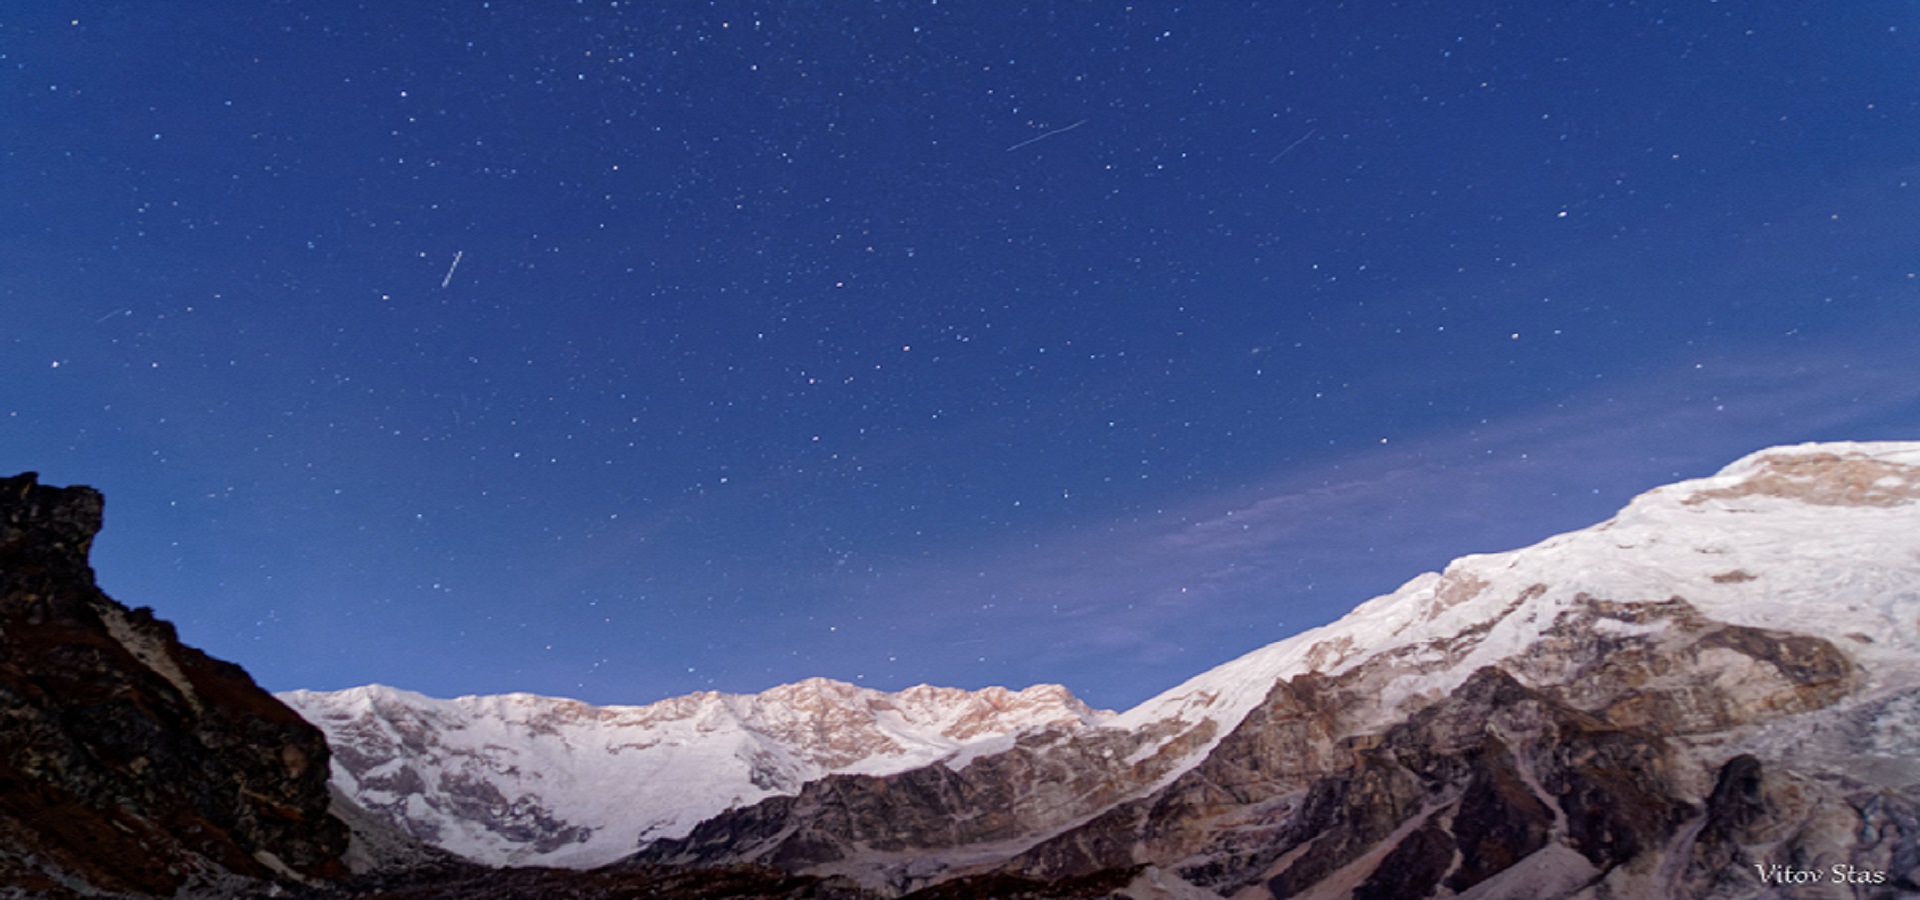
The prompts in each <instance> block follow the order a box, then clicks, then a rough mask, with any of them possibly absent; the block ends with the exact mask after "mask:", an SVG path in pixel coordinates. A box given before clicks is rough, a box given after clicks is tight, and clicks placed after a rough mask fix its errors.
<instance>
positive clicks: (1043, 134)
mask: <svg viewBox="0 0 1920 900" xmlns="http://www.w3.org/2000/svg"><path fill="white" fill-rule="evenodd" d="M1085 124H1087V120H1086V119H1081V120H1080V121H1078V122H1075V123H1073V124H1072V125H1068V126H1067V127H1065V128H1055V129H1054V130H1052V131H1045V132H1041V133H1040V134H1036V135H1034V136H1033V137H1030V138H1027V139H1026V140H1024V141H1021V142H1020V143H1018V144H1015V145H1013V146H1011V147H1008V148H1007V152H1008V153H1012V152H1013V151H1015V150H1018V149H1020V148H1021V147H1025V146H1026V145H1028V144H1031V143H1033V142H1034V141H1044V140H1046V139H1047V138H1050V137H1053V136H1054V135H1056V134H1064V133H1066V132H1069V131H1072V130H1074V129H1075V128H1079V127H1080V126H1082V125H1085Z"/></svg>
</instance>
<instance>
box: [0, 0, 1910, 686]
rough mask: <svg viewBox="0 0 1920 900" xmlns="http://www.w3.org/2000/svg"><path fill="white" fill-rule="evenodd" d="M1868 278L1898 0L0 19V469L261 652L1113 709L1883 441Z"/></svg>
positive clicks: (540, 676) (180, 605)
mask: <svg viewBox="0 0 1920 900" xmlns="http://www.w3.org/2000/svg"><path fill="white" fill-rule="evenodd" d="M1469 10H1478V12H1470V11H1469ZM1916 272H1920V6H1916V5H1915V4H1913V3H1911V2H1906V0H1897V2H1896V0H1848V2H1844V3H1825V4H1805V3H1747V2H1717V3H1716V2H1707V0H1687V2H1673V3H1633V2H1615V3H1606V4H1602V3H1600V2H1590V3H1589V2H1581V3H1566V2H1506V3H1480V4H1462V3H1446V2H1432V3H1421V2H1402V3H1389V2H1384V0H1383V2H1377V3H1375V2H1365V3H1284V2H1274V3H1257V4H1246V3H1229V2H1225V0H1222V2H1203V3H1194V4H1187V5H1174V4H1170V3H1138V4H1134V5H1125V4H1118V3H1087V4H1081V3H1035V4H1016V3H1008V2H956V0H940V2H931V0H923V2H854V0H844V2H817V3H816V2H809V3H732V2H723V3H715V4H694V3H624V2H606V0H597V2H591V3H577V4H575V3H563V2H559V0H551V2H505V0H495V2H491V3H488V2H479V0H462V2H426V0H423V2H407V3H348V2H322V0H305V2H264V0H245V2H219V0H195V2H181V3H172V2H160V0H140V2H126V3H55V2H47V3H17V4H9V5H8V6H7V7H6V8H5V9H4V10H0V470H4V474H11V473H13V472H17V471H22V470H37V471H39V472H40V473H41V474H42V480H43V481H44V482H47V483H52V484H70V483H77V484H90V485H94V486H96V487H99V488H100V489H102V490H103V491H105V493H106V495H107V498H108V510H107V529H106V531H105V532H104V533H103V535H102V537H101V538H100V540H99V541H98V543H97V544H96V546H95V550H94V564H95V567H96V569H97V570H98V572H99V575H100V579H101V583H102V586H103V587H104V588H106V590H107V591H108V592H109V593H111V594H113V595H114V596H116V597H117V598H119V599H120V600H122V601H124V602H127V603H129V604H134V605H151V606H153V607H155V608H156V610H157V611H158V613H159V614H160V615H161V616H162V617H164V618H168V619H170V620H172V621H174V622H175V623H177V624H178V625H179V627H180V631H181V634H182V636H183V638H185V639H186V640H187V641H188V642H190V643H193V644H196V645H198V646H201V647H203V648H205V649H207V650H209V651H210V652H212V653H214V654H216V655H218V656H222V657H225V658H228V659H232V660H235V661H237V662H239V663H241V664H242V665H244V666H246V667H247V669H248V670H249V671H250V672H252V673H253V674H254V676H255V677H256V678H257V679H259V680H260V681H261V682H262V683H263V684H264V685H266V686H267V687H269V688H271V689H275V690H282V689H291V688H316V689H334V688H343V687H349V686H353V685H357V684H364V683H368V682H381V683H386V684H392V685H397V686H400V687H404V688H410V689H414V690H419V691H422V692H425V693H428V694H432V695H436V696H453V695H457V694H464V693H496V692H505V691H515V690H522V691H530V692H535V693H544V694H553V695H561V696H572V697H578V698H581V699H585V700H589V701H593V702H599V703H643V702H650V701H653V700H656V699H659V698H662V697H666V696H670V695H674V694H680V693H685V692H688V691H693V690H702V689H718V690H725V691H739V692H751V691H759V690H763V689H765V688H768V687H771V686H773V685H776V684H780V683H784V682H789V681H794V680H798V679H801V678H805V677H808V676H814V675H822V676H827V677H831V678H838V679H843V680H848V681H855V682H858V683H861V684H866V685H870V686H874V687H878V688H884V689H889V690H891V689H899V688H903V687H907V686H910V685H913V684H917V683H921V682H930V683H934V684H941V685H954V686H961V687H979V686H984V685H989V684H1005V685H1008V686H1013V687H1020V686H1025V685H1027V684H1031V683H1035V682H1060V683H1064V684H1066V685H1068V686H1069V687H1071V688H1072V689H1074V690H1075V691H1076V692H1077V693H1079V694H1080V695H1081V696H1083V697H1084V698H1086V699H1087V700H1088V701H1089V702H1092V703H1095V704H1097V705H1102V706H1107V707H1116V708H1117V707H1125V706H1128V705H1131V704H1133V703H1135V702H1137V701H1139V700H1142V699H1144V698H1146V697H1147V696H1149V695H1151V694H1153V693H1155V692H1157V691H1159V690H1161V689H1164V688H1167V687H1170V686H1172V685H1173V684H1175V683H1177V682H1178V681H1180V680H1182V679H1184V678H1186V677H1188V676H1190V675H1192V674H1195V673H1197V672H1200V671H1202V670H1205V669H1207V668H1210V667H1212V666H1213V665H1216V664H1218V663H1220V662H1224V661H1225V660H1227V659H1230V658H1232V657H1234V656H1236V655H1238V654H1240V653H1243V652H1245V651H1248V650H1251V649H1254V648H1256V647H1259V646H1262V645H1264V644H1267V643H1269V642H1272V641H1275V640H1279V639H1281V638H1284V637H1286V636H1288V635H1290V634H1293V633H1295V632H1297V631H1299V630H1301V629H1303V628H1307V627H1311V626H1313V625H1318V624H1321V623H1324V622H1327V621H1330V620H1332V619H1334V618H1337V617H1338V616H1340V615H1341V614H1343V613H1344V612H1346V611H1347V610H1348V609H1350V608H1352V607H1353V606H1354V605H1355V604H1357V603H1359V602H1360V601H1363V600H1365V599H1367V598H1368V597H1371V596H1373V595H1375V594H1378V593H1382V592H1385V591H1388V590H1391V589H1392V588H1394V587H1396V586H1398V585H1399V584H1400V583H1401V582H1403V581H1405V580H1406V579H1408V578H1410V577H1412V576H1414V575H1416V574H1418V573H1420V572H1422V571H1426V570H1430V569H1436V568H1439V567H1441V566H1443V565H1445V564H1446V562H1447V561H1448V560H1449V559H1451V558H1453V557H1455V556H1458V555H1461V554H1464V553H1470V552H1483V551H1496V550H1505V549H1510V548H1513V547H1517V546H1522V545H1525V544H1529V543H1533V542H1535V541H1537V540H1540V539H1543V538H1545V537H1548V536H1549V535H1552V534H1554V533H1557V532H1560V531H1564V530H1568V529H1572V528H1576V527H1581V526H1585V525H1588V524H1591V523H1593V522H1596V521H1599V520H1600V519H1603V518H1605V517H1606V516H1608V515H1610V514H1611V513H1613V512H1614V511H1615V510H1617V509H1618V508H1619V507H1620V506H1621V505H1623V504H1624V503H1625V502H1626V501H1627V500H1628V499H1629V498H1630V497H1632V496H1633V495H1634V494H1636V493H1639V492H1640V491H1643V490H1646V489H1648V488H1651V487H1654V486H1656V485H1659V484H1662V483H1665V482H1668V481H1672V480H1675V479H1676V478H1680V477H1692V476H1697V475H1703V474H1707V473H1710V472H1712V471H1713V470H1715V469H1717V468H1719V467H1720V466H1721V465H1724V464H1725V463H1727V462H1730V461H1732V460H1733V459H1735V458H1737V457H1739V456H1741V455H1743V454H1745V453H1748V452H1751V451H1753V450H1757V449H1760V448H1762V447H1765V446H1769V445H1773V444H1780V443H1792V442H1799V441H1806V440H1831V439H1859V440H1871V439H1895V438H1912V437H1915V436H1916V435H1920V351H1916V347H1920V277H1916Z"/></svg>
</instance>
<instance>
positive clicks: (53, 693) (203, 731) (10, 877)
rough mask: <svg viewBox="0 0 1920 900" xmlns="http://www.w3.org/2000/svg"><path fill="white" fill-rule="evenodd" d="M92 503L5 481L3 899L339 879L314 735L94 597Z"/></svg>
mask: <svg viewBox="0 0 1920 900" xmlns="http://www.w3.org/2000/svg"><path fill="white" fill-rule="evenodd" d="M101 510H102V500H101V497H100V494H99V493H98V492H96V491H94V490H92V489H91V488H84V487H72V488H53V487H46V486H43V485H41V484H39V483H38V480H37V479H36V477H35V476H34V475H33V474H32V473H27V474H24V475H19V476H15V477H12V478H0V895H5V894H12V895H14V896H31V897H71V896H88V895H96V894H98V893H109V894H118V895H133V896H173V895H175V894H176V893H184V894H186V895H188V896H193V895H208V896H212V895H218V894H225V893H228V892H234V893H236V894H239V893H246V892H256V894H257V893H264V892H268V891H271V890H273V889H276V888H279V887H284V886H291V885H297V884H301V883H306V882H311V881H323V880H327V879H335V878H340V877H343V876H345V875H346V874H347V868H346V866H345V864H344V863H343V862H342V856H343V854H344V853H345V852H346V850H347V844H348V830H347V828H346V826H345V825H343V824H342V823H341V822H340V821H339V820H337V819H335V818H333V817H332V816H331V815H329V814H328V811H327V809H328V805H329V802H330V799H329V796H328V790H327V772H328V759H329V757H328V752H327V745H326V742H325V741H324V740H323V739H322V737H321V734H320V732H319V730H318V729H316V728H314V727H313V726H311V725H308V724H307V723H306V722H305V721H304V720H302V719H301V718H300V717H299V716H298V715H296V714H294V712H293V711H292V710H290V709H288V708H287V707H286V706H284V705H282V704H281V703H279V702H278V701H276V700H274V698H273V696H272V695H270V694H268V693H267V692H266V691H264V690H262V689H260V688H259V687H258V686H256V685H255V684H254V683H253V680H252V679H251V678H249V677H247V674H246V673H245V672H243V671H241V669H240V668H239V667H238V666H235V665H233V664H231V663H226V662H222V661H220V660H216V659H213V658H211V657H209V656H207V655H206V654H204V653H201V652H200V651H198V650H194V649H192V648H189V647H186V646H183V645H182V644H181V643H180V642H179V640H178V639H176V637H175V635H174V630H173V626H171V625H169V624H167V623H166V622H163V621H161V620H159V619H156V618H154V616H153V613H152V611H151V610H148V609H144V608H142V609H128V608H127V607H125V606H122V605H121V604H119V603H117V602H115V601H114V600H113V599H112V598H109V597H108V596H107V595H105V594H103V593H101V592H100V590H99V588H98V587H96V586H95V584H94V578H93V570H92V569H91V568H90V567H89V566H88V564H87V550H88V548H89V547H90V546H91V545H92V543H93V537H94V534H95V533H96V532H98V531H99V529H100V524H101Z"/></svg>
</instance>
